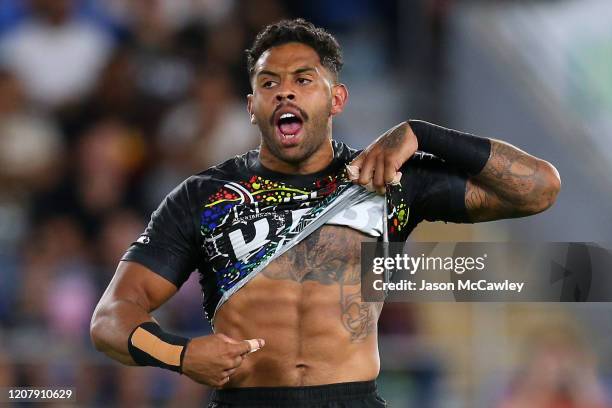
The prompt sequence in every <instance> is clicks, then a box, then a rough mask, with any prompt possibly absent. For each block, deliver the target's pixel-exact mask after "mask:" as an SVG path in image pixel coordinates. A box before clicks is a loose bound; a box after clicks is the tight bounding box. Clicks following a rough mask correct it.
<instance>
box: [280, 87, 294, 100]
mask: <svg viewBox="0 0 612 408" xmlns="http://www.w3.org/2000/svg"><path fill="white" fill-rule="evenodd" d="M276 100H277V101H278V102H282V101H284V100H289V101H294V100H295V93H293V92H292V91H289V90H282V91H279V92H278V93H277V94H276Z"/></svg>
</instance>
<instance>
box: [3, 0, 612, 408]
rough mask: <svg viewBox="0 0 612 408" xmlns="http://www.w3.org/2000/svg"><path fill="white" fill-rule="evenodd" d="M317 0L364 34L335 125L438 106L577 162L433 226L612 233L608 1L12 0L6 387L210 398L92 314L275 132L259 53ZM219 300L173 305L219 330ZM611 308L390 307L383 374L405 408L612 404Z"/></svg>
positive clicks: (351, 137)
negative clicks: (255, 85) (146, 358)
mask: <svg viewBox="0 0 612 408" xmlns="http://www.w3.org/2000/svg"><path fill="white" fill-rule="evenodd" d="M297 16H301V17H305V18H307V19H310V20H311V21H313V22H315V23H316V24H321V25H323V26H324V27H326V28H328V29H329V30H330V31H331V32H333V33H334V34H335V35H337V37H338V39H339V40H340V43H341V45H343V48H344V54H345V60H346V65H345V71H344V73H343V75H342V80H343V82H345V83H346V84H348V87H349V91H350V93H351V99H350V103H349V106H348V108H347V110H346V112H345V113H344V114H343V115H342V117H341V118H339V119H338V120H337V123H336V124H335V130H334V136H335V137H336V138H338V139H340V140H344V141H346V142H348V143H349V144H351V145H353V146H355V147H364V146H366V145H367V144H368V143H369V142H370V141H371V140H373V139H374V138H375V137H376V136H377V135H378V134H380V133H381V132H383V131H384V130H386V129H388V128H389V127H391V126H392V125H394V124H396V123H398V122H399V121H401V120H405V119H407V118H422V119H426V120H430V121H433V122H436V123H439V124H443V125H447V126H449V127H455V128H459V129H462V130H467V131H471V132H474V133H476V134H480V135H487V136H491V137H497V138H500V139H504V140H507V141H509V142H511V143H513V144H515V145H517V146H518V147H521V148H523V149H524V150H526V151H528V152H530V153H533V154H535V155H537V156H539V157H542V158H544V159H546V160H549V161H551V162H552V163H554V164H555V165H556V166H557V168H558V169H559V171H560V173H561V176H562V180H563V188H562V192H561V194H560V195H559V198H558V201H557V204H556V205H555V206H554V207H553V208H552V209H551V210H549V211H547V212H546V213H544V214H541V215H538V216H535V217H530V218H527V219H521V220H512V221H503V222H494V223H487V224H480V225H452V224H448V225H446V224H441V225H438V223H432V224H423V225H421V226H420V227H419V228H418V229H417V230H416V231H415V233H414V234H413V236H412V239H414V240H425V241H437V240H447V241H461V240H463V241H508V240H519V241H523V240H533V241H589V242H597V243H600V244H602V245H605V246H608V247H611V246H612V245H611V244H610V243H612V211H611V208H612V205H611V204H610V199H611V198H612V178H611V177H609V175H610V174H611V173H612V153H611V152H612V149H610V148H609V146H610V142H611V141H612V2H610V1H609V0H565V1H563V0H556V1H553V0H548V1H528V0H523V1H519V0H515V1H509V0H508V1H494V0H490V1H484V0H483V1H458V0H455V1H453V0H413V1H399V0H376V1H375V0H353V1H348V0H336V1H333V2H328V1H323V0H311V1H302V2H291V1H280V0H261V1H240V0H81V1H79V0H2V1H0V386H39V387H41V386H52V385H54V386H73V387H76V388H77V398H78V405H79V406H100V407H106V406H163V407H165V406H181V407H191V406H194V407H195V406H203V404H204V402H205V401H206V400H207V397H206V395H207V390H206V388H204V387H202V386H199V385H197V384H194V383H192V382H191V381H190V380H189V379H186V378H182V377H179V376H177V375H175V374H174V373H171V372H165V371H162V370H157V369H141V368H126V367H122V366H120V365H119V364H116V363H114V362H112V361H111V360H110V359H107V358H105V357H104V356H102V355H100V354H99V353H96V352H95V351H94V350H93V348H92V346H91V344H90V341H89V335H88V326H89V319H90V316H91V314H92V311H93V308H94V306H95V304H96V302H97V300H98V299H99V297H100V295H101V293H102V290H103V289H104V288H105V286H106V284H107V283H108V281H109V280H110V278H111V277H112V274H113V272H114V269H115V266H116V264H117V261H118V259H119V258H120V256H121V255H122V254H123V251H124V250H125V249H126V247H127V246H128V245H129V243H130V242H131V241H132V240H133V239H135V238H136V237H137V236H138V235H139V233H140V232H141V230H142V229H143V228H144V225H145V223H146V222H147V220H148V217H149V214H150V212H151V211H152V210H153V209H154V208H155V207H156V206H157V204H158V203H159V201H160V200H161V199H162V197H163V196H164V195H165V194H166V193H167V192H169V191H170V189H171V188H172V187H173V186H174V185H175V184H177V183H178V182H180V181H181V180H183V179H184V178H185V177H187V176H188V175H190V174H192V173H194V172H198V171H200V170H202V169H205V168H207V167H209V166H210V165H213V164H215V163H217V162H220V161H223V160H225V158H227V157H229V156H231V155H234V154H237V153H241V152H243V151H244V150H246V149H248V148H250V147H253V146H256V144H257V140H258V139H257V134H256V132H255V129H254V128H253V127H251V126H250V125H249V121H248V116H247V114H246V111H245V105H244V102H245V97H244V96H245V94H246V93H248V91H249V84H248V79H247V75H246V70H245V61H244V56H243V52H242V51H243V50H244V49H245V48H247V47H248V46H249V44H250V42H251V41H252V39H253V36H254V34H255V33H256V32H257V31H258V30H259V29H260V28H261V27H262V26H264V25H265V24H267V23H270V22H273V21H276V20H278V19H280V18H282V17H297ZM193 278H195V275H194V276H193ZM200 301H201V298H200V292H199V287H198V284H197V282H196V279H191V280H190V281H189V282H188V283H187V284H186V285H185V286H184V287H183V289H182V290H181V291H180V292H179V294H178V295H177V296H176V297H175V298H174V299H172V301H171V302H170V303H169V304H168V305H165V306H164V307H163V308H162V309H160V310H159V311H158V312H156V317H157V318H158V319H159V320H160V322H161V323H162V325H163V326H164V327H167V328H168V329H169V330H170V331H174V332H180V333H183V334H186V335H201V334H203V333H207V332H209V331H210V329H209V327H208V325H207V324H206V322H205V320H204V318H203V316H202V312H201V307H200ZM611 311H612V307H611V306H610V305H607V304H553V303H549V304H504V303H493V304H450V303H431V304H389V305H387V306H385V310H384V311H383V316H382V317H381V320H380V349H381V358H382V368H383V370H382V373H381V376H380V378H379V384H380V387H381V392H382V394H383V396H384V397H385V398H387V400H388V401H389V402H390V404H391V406H394V407H410V406H414V407H425V408H427V407H504V408H508V407H563V408H566V407H603V406H610V405H609V404H608V402H607V401H609V395H611V393H612V349H611V348H610V346H609V344H610V342H609V339H610V338H611V337H612V324H611V323H612V317H611V316H612V313H611Z"/></svg>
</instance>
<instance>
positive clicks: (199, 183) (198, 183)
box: [176, 150, 257, 192]
mask: <svg viewBox="0 0 612 408" xmlns="http://www.w3.org/2000/svg"><path fill="white" fill-rule="evenodd" d="M256 158H257V150H250V151H248V152H246V153H243V154H241V155H238V156H234V157H232V158H230V159H227V160H225V161H224V162H222V163H219V164H216V165H214V166H212V167H209V168H208V169H206V170H203V171H201V172H199V173H197V174H194V175H192V176H190V177H189V178H187V179H186V180H184V181H183V182H182V183H181V184H179V185H178V186H177V187H176V188H177V189H184V190H187V191H200V192H203V191H206V190H210V189H211V188H213V186H214V185H215V184H217V183H228V182H232V181H239V180H242V179H246V178H248V177H249V175H250V173H251V171H250V170H249V169H250V165H251V163H252V162H253V160H256Z"/></svg>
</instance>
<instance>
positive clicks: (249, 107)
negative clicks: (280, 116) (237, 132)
mask: <svg viewBox="0 0 612 408" xmlns="http://www.w3.org/2000/svg"><path fill="white" fill-rule="evenodd" d="M247 111H248V112H249V116H250V117H251V124H253V125H256V124H257V120H256V119H255V114H254V113H253V94H248V95H247Z"/></svg>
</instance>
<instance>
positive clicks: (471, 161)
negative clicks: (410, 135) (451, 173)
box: [408, 120, 491, 176]
mask: <svg viewBox="0 0 612 408" xmlns="http://www.w3.org/2000/svg"><path fill="white" fill-rule="evenodd" d="M408 124H409V125H410V128H411V129H412V131H413V132H414V134H415V136H416V138H417V141H418V143H419V150H420V151H423V152H425V153H431V154H433V155H434V156H437V157H438V158H440V159H442V160H444V161H446V162H448V163H449V164H451V165H453V166H456V167H457V168H459V169H461V170H464V171H466V172H467V173H468V174H469V175H472V176H474V175H476V174H478V173H480V172H481V171H482V169H483V168H484V166H485V164H487V161H488V160H489V155H490V154H491V140H490V139H488V138H486V137H478V136H474V135H472V134H469V133H463V132H459V131H457V130H453V129H447V128H444V127H442V126H438V125H434V124H432V123H428V122H424V121H422V120H409V121H408Z"/></svg>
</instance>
